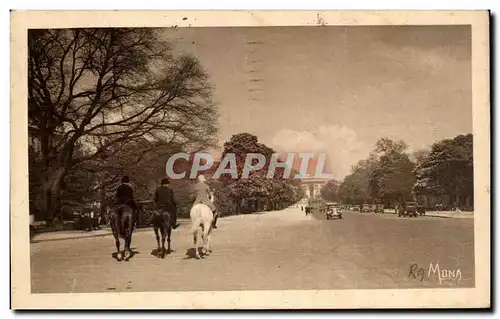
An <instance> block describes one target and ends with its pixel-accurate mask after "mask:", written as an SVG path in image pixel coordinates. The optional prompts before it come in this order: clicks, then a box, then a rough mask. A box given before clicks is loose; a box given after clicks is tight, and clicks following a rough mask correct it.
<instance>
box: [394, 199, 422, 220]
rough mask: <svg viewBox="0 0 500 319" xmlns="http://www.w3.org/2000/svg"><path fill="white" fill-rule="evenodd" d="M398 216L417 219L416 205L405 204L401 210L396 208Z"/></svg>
mask: <svg viewBox="0 0 500 319" xmlns="http://www.w3.org/2000/svg"><path fill="white" fill-rule="evenodd" d="M398 216H399V217H405V216H408V217H417V216H418V213H417V203H415V202H406V203H405V204H404V205H403V207H402V208H399V207H398Z"/></svg>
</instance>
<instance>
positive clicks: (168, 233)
mask: <svg viewBox="0 0 500 319" xmlns="http://www.w3.org/2000/svg"><path fill="white" fill-rule="evenodd" d="M171 235H172V227H171V226H169V227H168V228H167V253H170V252H171V251H172V250H171V249H170V236H171Z"/></svg>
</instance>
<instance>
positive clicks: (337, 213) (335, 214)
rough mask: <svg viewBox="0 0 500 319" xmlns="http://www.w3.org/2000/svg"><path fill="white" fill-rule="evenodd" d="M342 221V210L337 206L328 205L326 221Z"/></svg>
mask: <svg viewBox="0 0 500 319" xmlns="http://www.w3.org/2000/svg"><path fill="white" fill-rule="evenodd" d="M335 218H338V219H342V210H341V209H340V206H338V205H337V204H327V205H326V219H335Z"/></svg>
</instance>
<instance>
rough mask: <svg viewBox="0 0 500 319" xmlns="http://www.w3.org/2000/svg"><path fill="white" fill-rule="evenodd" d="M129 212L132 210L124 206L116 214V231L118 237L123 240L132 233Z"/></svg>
mask: <svg viewBox="0 0 500 319" xmlns="http://www.w3.org/2000/svg"><path fill="white" fill-rule="evenodd" d="M131 210H132V209H131V208H130V207H128V206H124V207H121V208H120V209H119V210H118V212H117V213H118V214H117V215H118V216H117V217H118V220H117V226H118V229H117V231H118V234H119V235H120V237H121V238H124V239H125V238H127V237H128V235H129V233H130V232H132V226H133V225H132V224H133V218H132V217H133V212H131Z"/></svg>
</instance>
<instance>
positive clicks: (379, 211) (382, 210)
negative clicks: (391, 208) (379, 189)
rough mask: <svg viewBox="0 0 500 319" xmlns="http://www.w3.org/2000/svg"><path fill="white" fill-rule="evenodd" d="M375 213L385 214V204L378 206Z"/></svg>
mask: <svg viewBox="0 0 500 319" xmlns="http://www.w3.org/2000/svg"><path fill="white" fill-rule="evenodd" d="M375 213H382V214H383V213H384V205H383V204H378V205H377V208H376V209H375Z"/></svg>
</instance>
